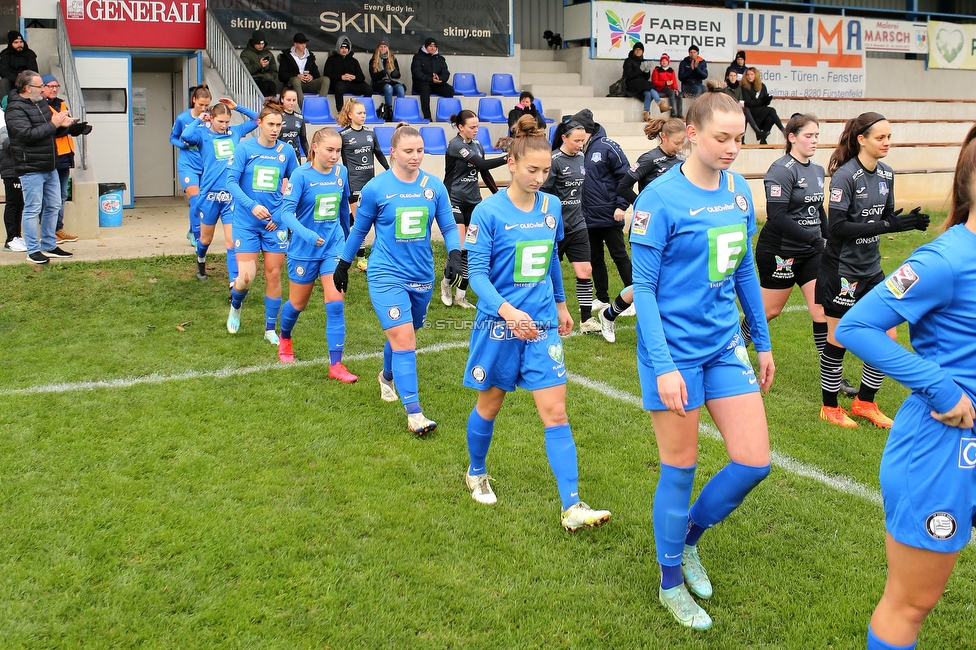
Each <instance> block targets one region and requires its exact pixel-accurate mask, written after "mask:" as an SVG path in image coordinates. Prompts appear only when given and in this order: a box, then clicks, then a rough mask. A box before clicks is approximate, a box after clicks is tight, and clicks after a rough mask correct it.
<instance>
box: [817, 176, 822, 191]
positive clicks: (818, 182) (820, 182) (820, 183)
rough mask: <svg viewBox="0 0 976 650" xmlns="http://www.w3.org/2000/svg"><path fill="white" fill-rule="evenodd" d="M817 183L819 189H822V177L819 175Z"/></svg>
mask: <svg viewBox="0 0 976 650" xmlns="http://www.w3.org/2000/svg"><path fill="white" fill-rule="evenodd" d="M817 185H819V186H820V189H823V179H822V178H820V177H819V176H818V177H817Z"/></svg>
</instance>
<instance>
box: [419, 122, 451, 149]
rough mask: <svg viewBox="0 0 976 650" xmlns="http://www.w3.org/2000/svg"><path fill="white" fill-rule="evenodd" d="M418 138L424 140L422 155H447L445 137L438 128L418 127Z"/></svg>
mask: <svg viewBox="0 0 976 650" xmlns="http://www.w3.org/2000/svg"><path fill="white" fill-rule="evenodd" d="M420 137H422V138H423V139H424V153H429V154H434V155H436V156H443V155H444V154H446V153H447V136H445V135H444V129H442V128H441V127H439V126H422V127H420Z"/></svg>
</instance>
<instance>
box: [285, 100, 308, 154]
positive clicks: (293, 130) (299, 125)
mask: <svg viewBox="0 0 976 650" xmlns="http://www.w3.org/2000/svg"><path fill="white" fill-rule="evenodd" d="M278 139H279V140H280V141H282V142H287V143H288V144H290V145H291V146H292V147H294V148H295V157H296V158H298V159H299V160H301V157H302V156H303V155H304V156H305V157H306V158H307V157H308V140H306V138H305V118H304V117H303V116H302V114H301V113H299V112H298V111H295V112H294V113H283V114H282V115H281V132H280V133H279V134H278Z"/></svg>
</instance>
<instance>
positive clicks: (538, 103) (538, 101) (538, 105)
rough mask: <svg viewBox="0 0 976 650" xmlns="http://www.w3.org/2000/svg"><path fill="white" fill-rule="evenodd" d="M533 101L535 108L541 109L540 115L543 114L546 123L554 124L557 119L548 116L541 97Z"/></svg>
mask: <svg viewBox="0 0 976 650" xmlns="http://www.w3.org/2000/svg"><path fill="white" fill-rule="evenodd" d="M532 103H533V104H535V110H537V111H539V115H541V116H542V119H544V120H545V121H546V124H552V123H553V122H555V121H556V120H554V119H552V118H551V117H546V112H545V111H544V110H542V100H541V99H539V98H538V97H536V98H535V99H533V100H532Z"/></svg>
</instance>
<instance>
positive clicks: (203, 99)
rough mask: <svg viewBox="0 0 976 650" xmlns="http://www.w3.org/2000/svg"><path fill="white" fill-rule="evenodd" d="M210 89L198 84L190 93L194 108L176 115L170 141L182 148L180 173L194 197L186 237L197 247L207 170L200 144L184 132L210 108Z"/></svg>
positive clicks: (189, 197) (186, 191)
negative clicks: (202, 177) (202, 182)
mask: <svg viewBox="0 0 976 650" xmlns="http://www.w3.org/2000/svg"><path fill="white" fill-rule="evenodd" d="M210 99H211V95H210V89H209V88H207V86H206V85H200V86H197V87H196V88H194V89H193V90H192V92H190V108H189V109H187V110H185V111H183V112H182V113H180V114H179V115H177V116H176V121H175V122H174V124H173V131H172V132H171V133H170V134H169V141H170V143H171V144H172V145H173V146H174V147H176V148H177V149H179V154H178V155H177V157H176V172H177V173H178V174H179V176H180V186H181V187H182V188H183V191H184V192H185V193H186V198H188V199H189V200H190V230H189V231H188V232H187V233H186V238H187V239H189V240H190V244H192V245H194V246H196V240H197V238H198V237H199V236H200V217H199V216H198V211H197V205H196V203H197V196H199V195H200V174H202V173H203V161H202V159H201V158H200V150H199V149H198V148H197V146H196V145H193V144H190V143H188V142H186V141H185V140H183V137H182V136H183V131H184V130H185V129H186V126H187V124H189V123H190V122H192V121H193V120H195V119H197V118H199V117H200V116H201V115H202V114H204V113H206V112H207V109H208V108H209V107H210Z"/></svg>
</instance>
